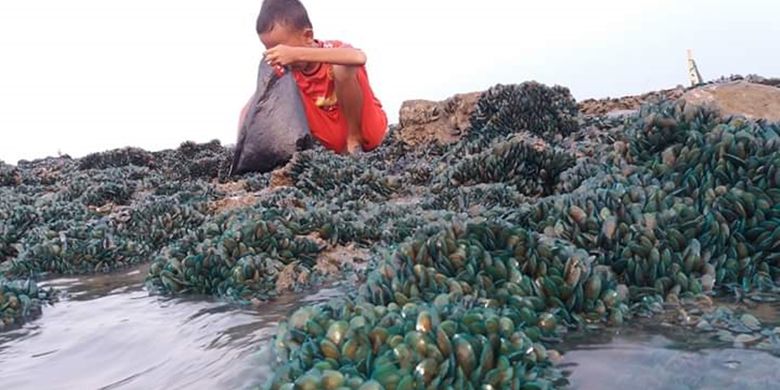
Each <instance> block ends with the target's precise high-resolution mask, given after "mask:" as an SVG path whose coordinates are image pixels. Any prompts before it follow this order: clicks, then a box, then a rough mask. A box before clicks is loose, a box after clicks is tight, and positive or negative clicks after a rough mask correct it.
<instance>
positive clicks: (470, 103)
mask: <svg viewBox="0 0 780 390" xmlns="http://www.w3.org/2000/svg"><path fill="white" fill-rule="evenodd" d="M481 94H482V93H481V92H472V93H465V94H457V95H455V96H452V97H450V98H449V99H446V100H444V101H441V102H434V101H430V100H409V101H406V102H404V103H403V104H402V105H401V109H400V112H399V128H398V130H397V134H398V137H400V139H401V140H402V141H403V142H405V143H406V144H408V145H413V146H414V145H424V144H427V143H432V142H437V143H440V144H448V143H451V142H455V141H457V140H459V139H460V138H461V137H462V136H463V135H464V134H465V133H466V131H467V130H468V127H469V122H470V121H469V119H470V117H471V113H472V111H473V110H474V107H475V106H476V103H477V100H479V97H480V96H481Z"/></svg>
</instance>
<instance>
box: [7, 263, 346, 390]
mask: <svg viewBox="0 0 780 390" xmlns="http://www.w3.org/2000/svg"><path fill="white" fill-rule="evenodd" d="M145 274H146V273H145V271H144V270H136V271H133V272H130V273H125V274H121V275H114V276H100V277H89V278H75V279H58V280H53V281H49V282H48V283H46V284H47V285H50V286H55V287H57V288H58V289H61V290H63V291H64V292H65V295H64V296H63V297H62V298H61V300H60V302H58V303H56V304H55V305H54V306H50V307H46V308H44V310H43V316H42V317H40V318H38V319H36V320H34V321H31V322H29V323H27V324H26V325H25V326H24V327H22V328H20V329H17V330H14V331H11V332H5V333H0V378H2V381H1V382H2V386H0V387H2V388H3V389H184V388H186V389H235V388H247V387H250V386H253V385H258V384H262V383H263V382H264V380H265V378H266V377H267V376H268V374H269V364H268V362H269V361H270V354H269V351H268V348H267V346H268V345H269V343H268V342H267V340H268V339H270V337H271V336H272V335H273V334H274V332H275V327H276V323H277V322H278V321H279V319H281V318H282V317H283V316H285V315H288V314H289V312H290V311H291V310H293V309H294V308H295V307H296V306H298V305H300V304H301V302H302V301H321V300H326V299H328V298H329V297H330V296H332V295H334V294H336V292H335V291H334V290H323V291H320V292H319V293H318V294H315V295H311V296H308V297H306V296H288V297H284V298H281V299H279V300H278V301H276V302H274V303H273V304H269V305H264V306H260V307H258V308H252V309H240V308H238V307H236V306H233V305H227V304H224V303H220V302H217V301H215V300H212V299H208V298H203V297H198V298H188V299H178V298H177V299H170V298H164V297H158V296H150V295H149V293H148V292H147V291H146V290H145V289H144V288H143V277H144V275H145ZM263 346H265V349H263V348H262V347H263Z"/></svg>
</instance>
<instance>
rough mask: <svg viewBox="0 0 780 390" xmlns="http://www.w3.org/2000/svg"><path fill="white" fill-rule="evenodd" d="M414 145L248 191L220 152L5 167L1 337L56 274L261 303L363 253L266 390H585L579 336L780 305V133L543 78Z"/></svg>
mask: <svg viewBox="0 0 780 390" xmlns="http://www.w3.org/2000/svg"><path fill="white" fill-rule="evenodd" d="M394 129H395V128H394V127H393V128H391V132H390V134H388V137H387V139H386V141H385V143H384V145H382V146H381V147H380V148H378V149H377V150H375V151H373V152H371V153H366V154H361V155H358V156H340V155H336V154H333V153H330V152H327V151H324V150H323V149H322V148H319V147H318V148H315V149H313V150H308V151H304V152H300V153H298V154H297V155H296V156H295V157H294V158H293V160H292V161H291V162H290V163H289V164H287V166H285V167H283V168H281V169H279V170H277V171H275V172H273V173H271V174H263V175H247V176H245V177H240V178H227V177H226V176H225V173H226V172H227V168H228V167H229V161H230V155H231V154H230V150H229V148H226V147H223V146H221V145H220V144H219V143H218V142H211V143H207V144H195V143H191V142H187V143H184V144H182V145H181V146H180V147H179V148H178V149H174V150H167V151H162V152H146V151H143V150H140V149H132V148H127V149H120V150H115V151H110V152H105V153H99V154H94V155H90V156H87V157H85V158H83V159H75V160H74V159H70V158H69V157H60V158H51V159H46V160H37V161H32V162H26V161H23V162H20V163H19V164H18V165H17V166H15V167H14V166H10V165H5V164H0V275H3V276H4V277H5V278H7V279H3V280H2V282H0V285H2V286H3V289H4V290H3V294H4V295H3V296H4V297H8V296H11V294H14V295H13V296H15V297H17V298H16V299H15V300H14V302H16V303H15V304H14V305H13V307H12V305H11V304H9V303H8V302H10V300H8V299H6V300H5V301H3V300H0V309H2V313H3V320H4V321H5V318H13V319H14V320H13V321H17V320H18V319H21V318H25V316H26V314H28V313H33V312H34V311H35V308H36V307H39V305H40V304H43V303H45V302H48V301H50V300H51V299H52V295H50V294H49V293H42V292H41V291H38V290H37V288H36V287H34V286H36V285H35V284H34V282H33V281H32V280H30V281H27V279H29V278H33V279H34V278H35V277H36V276H38V275H39V274H41V273H49V274H77V273H90V272H107V271H111V270H115V269H119V268H122V267H127V266H131V265H135V264H140V263H144V262H147V261H150V260H151V265H150V269H149V274H148V277H147V286H148V287H149V288H150V290H151V291H154V292H159V293H166V294H188V293H192V294H213V295H217V296H219V297H222V298H226V299H230V300H234V301H238V302H241V303H246V302H250V301H255V300H258V299H259V300H265V299H270V298H272V297H273V296H274V295H276V294H277V293H278V292H279V291H281V290H283V288H282V287H281V285H284V286H287V283H279V281H280V280H281V279H283V278H284V279H290V280H293V281H294V283H292V284H293V289H300V288H303V287H306V286H308V285H310V284H311V283H313V282H317V281H318V280H319V279H318V276H319V275H318V270H317V269H318V267H317V265H318V261H319V260H320V259H321V257H322V256H323V254H324V253H325V252H327V251H328V250H330V249H333V248H335V247H339V246H344V247H346V246H351V245H357V246H362V247H364V248H367V249H370V250H371V251H372V261H371V262H370V266H369V268H368V270H366V271H360V272H361V273H360V275H358V276H359V280H361V281H362V282H361V283H360V284H358V285H355V286H346V287H345V288H346V289H347V292H346V294H345V296H343V297H340V298H338V299H334V300H332V301H331V302H328V303H325V304H321V305H317V306H307V307H303V308H301V309H299V310H298V311H296V312H295V313H293V314H292V315H291V317H290V318H289V319H288V320H286V321H283V322H282V323H281V324H280V325H279V328H278V334H277V337H276V338H275V340H274V351H275V352H276V358H277V360H276V364H275V367H274V368H275V369H274V375H273V377H272V378H269V381H268V383H267V387H268V388H272V389H295V388H302V389H317V388H324V389H383V388H384V389H419V388H425V389H433V388H452V389H468V388H483V389H491V388H495V389H498V388H510V389H544V388H556V387H560V386H564V385H565V384H566V379H565V377H564V376H563V375H562V373H561V371H560V370H559V369H557V368H556V367H555V366H554V364H553V358H554V357H555V355H556V354H557V352H555V351H554V350H553V345H554V344H555V343H556V342H557V341H559V340H560V338H561V337H562V336H563V334H564V333H565V332H566V331H567V330H568V329H577V328H581V327H584V326H587V327H594V326H595V327H598V326H609V325H619V324H621V323H623V322H624V320H625V319H628V318H631V317H633V316H636V315H652V314H653V313H656V312H658V311H659V310H661V308H662V304H664V303H667V304H674V303H678V302H686V301H689V300H692V299H697V298H701V297H703V296H706V295H708V294H715V293H720V292H726V293H737V294H738V295H739V296H741V297H746V299H755V300H760V299H766V297H767V296H768V295H769V296H775V295H778V294H780V290H779V289H778V279H779V278H780V154H778V148H779V147H780V127H779V126H778V125H777V124H771V123H766V122H763V121H748V120H745V119H744V118H739V117H722V116H720V115H718V114H717V113H715V112H713V111H711V110H709V109H706V108H701V107H695V106H691V105H688V104H686V103H685V101H682V100H680V101H663V102H661V103H653V104H650V105H646V106H644V107H643V108H642V109H641V110H640V111H639V112H638V113H636V114H631V115H627V116H581V115H578V113H577V105H576V102H575V101H574V99H573V98H572V97H571V95H570V93H569V91H568V90H567V89H566V88H563V87H558V86H555V87H547V86H544V85H542V84H539V83H535V82H528V83H523V84H519V85H499V86H496V87H494V88H492V89H490V90H489V91H488V92H486V93H484V94H483V95H482V96H481V97H480V99H479V101H478V103H477V108H476V110H475V111H474V113H473V115H472V118H471V128H470V130H469V131H468V133H467V134H466V135H465V136H464V137H463V139H462V140H460V141H459V142H457V143H454V144H450V145H431V146H427V145H426V146H416V147H413V146H409V145H406V144H404V143H403V141H402V140H401V139H400V137H396V135H395V134H394V133H393V131H394ZM347 269H348V267H344V268H343V271H344V272H348V271H347ZM23 280H24V281H23ZM6 286H10V287H6ZM285 288H286V287H285ZM6 291H14V292H13V293H9V292H6ZM23 297H27V298H23ZM3 302H5V303H3ZM25 308H26V309H25ZM708 318H709V317H708ZM744 319H746V321H748V322H750V321H751V319H750V318H749V317H744ZM743 322H744V321H743ZM724 323H727V321H726V320H718V321H716V320H714V319H712V318H710V325H712V326H714V327H719V326H725V325H723V324H724ZM751 324H752V323H751ZM751 324H748V323H743V325H745V326H747V327H750V326H751ZM762 332H763V333H761V336H760V337H761V340H763V341H766V342H768V341H767V340H770V339H772V338H771V337H774V336H771V335H770V333H771V330H768V329H763V330H762ZM753 336H754V337H759V336H758V335H757V334H754V335H753ZM770 336H771V337H770ZM742 340H746V338H745V337H742Z"/></svg>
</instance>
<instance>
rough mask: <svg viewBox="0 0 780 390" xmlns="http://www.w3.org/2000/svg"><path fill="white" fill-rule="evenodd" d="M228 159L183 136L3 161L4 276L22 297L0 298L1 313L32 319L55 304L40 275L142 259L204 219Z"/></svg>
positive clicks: (220, 149)
mask: <svg viewBox="0 0 780 390" xmlns="http://www.w3.org/2000/svg"><path fill="white" fill-rule="evenodd" d="M184 156H188V157H190V159H184ZM217 161H218V163H217ZM226 163H229V150H228V148H226V147H224V146H221V145H220V144H219V143H218V142H211V143H206V144H195V143H191V142H188V143H184V144H182V145H181V147H180V148H178V149H173V150H165V151H160V152H154V153H151V152H146V151H143V150H140V149H135V148H125V149H118V150H113V151H108V152H103V153H95V154H91V155H88V156H86V157H83V158H80V159H72V158H70V157H69V156H62V157H57V158H46V159H41V160H35V161H20V162H19V164H17V165H16V166H11V165H5V164H3V165H2V166H0V176H1V177H2V178H3V179H2V180H1V181H0V277H2V278H3V286H8V288H13V290H8V293H9V294H10V293H11V292H12V291H16V292H15V293H14V294H16V295H15V296H19V297H20V298H19V299H16V298H14V300H13V301H12V302H14V303H13V305H12V306H13V307H12V306H11V305H9V304H8V302H9V301H5V304H6V306H5V307H3V312H4V313H5V314H4V316H5V317H4V318H14V319H16V320H21V319H25V318H31V317H32V316H34V315H35V314H36V313H37V312H38V311H39V310H37V308H38V307H39V306H40V304H41V303H45V302H49V301H51V298H52V297H53V296H52V295H50V294H48V293H46V294H44V293H42V292H39V290H38V289H37V287H36V286H37V284H36V282H35V281H36V280H39V279H40V278H41V277H48V276H50V275H73V274H84V273H95V272H110V271H115V270H119V269H122V268H126V267H130V266H134V265H138V264H142V263H147V262H149V260H150V258H151V257H152V256H154V255H155V254H156V253H157V252H158V251H159V250H160V249H161V248H162V247H164V246H165V245H167V244H168V243H169V242H170V241H171V240H175V239H178V238H180V237H182V236H184V235H185V234H186V233H187V232H189V231H191V230H194V229H196V228H197V227H199V226H201V225H202V224H203V222H204V221H205V220H206V219H207V218H208V217H209V216H210V215H211V211H210V210H209V207H208V205H209V202H211V201H214V200H216V199H219V198H220V197H223V196H224V194H222V193H220V192H219V191H218V189H217V185H216V184H217V181H218V180H219V178H220V177H221V174H220V172H221V171H220V169H222V167H224V166H226ZM222 176H224V174H222ZM20 286H24V287H20ZM4 288H5V287H4ZM41 291H42V290H41ZM20 302H21V303H20ZM0 306H2V305H0ZM6 322H7V321H6Z"/></svg>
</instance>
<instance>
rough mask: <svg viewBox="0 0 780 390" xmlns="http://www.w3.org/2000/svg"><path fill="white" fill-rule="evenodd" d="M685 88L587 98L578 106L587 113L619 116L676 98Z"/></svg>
mask: <svg viewBox="0 0 780 390" xmlns="http://www.w3.org/2000/svg"><path fill="white" fill-rule="evenodd" d="M684 92H685V90H684V89H683V88H680V87H678V88H672V89H665V90H661V91H657V92H649V93H645V94H642V95H634V96H623V97H620V98H610V97H607V98H604V99H586V100H583V101H581V102H580V103H579V104H578V108H579V110H580V112H581V113H582V114H585V115H607V116H610V117H618V116H624V115H632V114H634V113H636V110H638V109H639V108H640V107H641V106H642V104H645V103H650V102H654V101H658V100H661V99H670V100H676V99H678V98H680V96H682V95H683V93H684Z"/></svg>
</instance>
